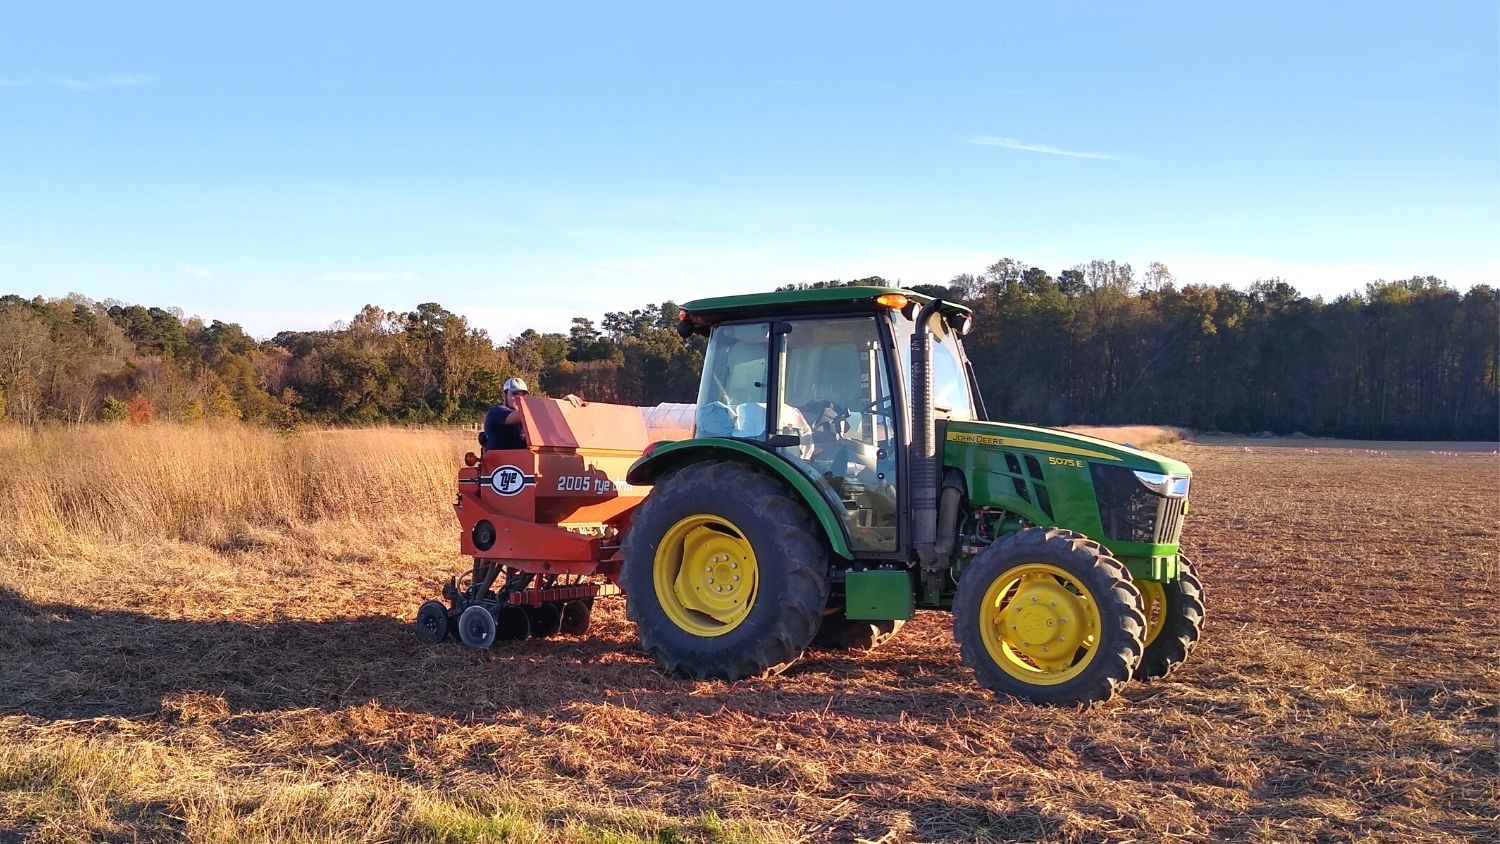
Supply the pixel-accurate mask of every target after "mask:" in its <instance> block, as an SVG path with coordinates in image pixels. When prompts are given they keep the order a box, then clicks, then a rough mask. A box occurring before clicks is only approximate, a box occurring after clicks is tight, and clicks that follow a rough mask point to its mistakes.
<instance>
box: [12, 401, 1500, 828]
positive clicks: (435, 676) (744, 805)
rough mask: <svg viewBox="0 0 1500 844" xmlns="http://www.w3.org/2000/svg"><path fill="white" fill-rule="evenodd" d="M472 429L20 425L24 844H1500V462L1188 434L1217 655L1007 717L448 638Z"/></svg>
mask: <svg viewBox="0 0 1500 844" xmlns="http://www.w3.org/2000/svg"><path fill="white" fill-rule="evenodd" d="M466 446H467V443H466V441H465V439H464V438H462V437H460V436H459V435H457V434H447V433H439V432H412V431H399V430H380V431H354V432H309V433H303V434H299V435H295V436H278V435H275V434H271V433H268V432H262V431H252V430H244V429H238V428H226V429H175V428H165V427H164V428H148V429H142V430H133V429H122V428H97V429H84V430H81V431H41V432H26V431H22V430H18V429H0V841H5V840H9V839H19V838H22V837H25V838H29V839H33V840H36V841H84V840H100V839H108V840H156V839H160V838H173V839H184V840H190V841H256V840H263V841H322V840H333V841H344V840H355V841H372V842H373V841H435V842H436V841H443V842H448V841H452V842H458V841H485V840H507V841H511V840H513V841H551V840H580V841H581V840H617V841H633V840H640V839H647V840H690V841H696V840H715V841H766V840H769V841H780V840H791V839H810V840H836V841H847V840H855V839H865V840H885V841H907V840H914V841H927V840H957V841H973V840H1063V841H1127V840H1140V841H1160V840H1174V839H1181V840H1210V839H1233V840H1246V839H1248V840H1268V841H1310V840H1322V841H1345V840H1347V841H1366V840H1388V841H1411V840H1422V841H1443V840H1452V841H1464V840H1473V839H1477V838H1493V837H1494V836H1495V834H1496V829H1497V826H1496V824H1497V816H1500V794H1497V788H1500V786H1497V783H1500V777H1497V766H1496V723H1497V712H1496V696H1497V689H1500V668H1497V662H1496V648H1495V645H1494V643H1495V642H1496V641H1497V639H1496V612H1495V608H1496V606H1497V603H1496V598H1497V592H1500V589H1497V584H1496V574H1497V573H1496V564H1497V560H1496V540H1497V529H1496V524H1497V515H1500V514H1497V509H1500V504H1497V499H1500V483H1497V464H1496V461H1495V459H1494V458H1493V457H1490V456H1486V455H1465V456H1452V455H1441V456H1439V455H1429V454H1423V453H1410V452H1407V453H1401V452H1395V451H1392V452H1390V453H1387V454H1369V453H1363V452H1346V453H1342V454H1330V453H1327V452H1324V453H1322V454H1316V455H1312V454H1309V453H1307V451H1306V450H1303V449H1295V448H1274V449H1257V450H1255V451H1254V452H1251V451H1247V450H1246V449H1244V448H1242V447H1232V448H1231V447H1220V446H1203V445H1198V444H1194V443H1192V442H1182V443H1173V444H1167V445H1163V446H1159V449H1160V450H1162V451H1165V452H1167V453H1170V454H1172V455H1174V456H1178V457H1182V458H1184V459H1186V460H1187V461H1188V462H1189V463H1190V464H1191V465H1192V466H1193V467H1194V470H1195V472H1196V475H1197V477H1196V480H1195V482H1194V497H1193V511H1192V513H1191V515H1190V516H1189V520H1188V524H1187V536H1186V538H1185V545H1186V547H1187V550H1188V552H1189V553H1190V554H1192V555H1193V556H1194V558H1195V560H1196V562H1197V563H1198V566H1199V570H1200V572H1201V574H1202V577H1203V580H1204V582H1205V584H1206V588H1207V592H1208V598H1209V608H1210V616H1209V625H1208V628H1207V630H1206V632H1205V637H1204V640H1203V642H1202V644H1201V645H1200V647H1199V648H1198V650H1197V651H1196V652H1195V653H1194V655H1193V659H1192V661H1191V662H1190V663H1189V664H1188V665H1187V666H1186V667H1185V668H1183V669H1182V670H1181V671H1179V672H1178V673H1177V674H1175V675H1173V677H1172V678H1170V679H1169V680H1167V681H1157V682H1153V683H1149V684H1131V685H1130V686H1128V687H1127V688H1126V690H1125V692H1124V694H1123V695H1122V696H1121V697H1120V698H1117V699H1116V700H1115V701H1113V702H1111V703H1109V704H1106V705H1103V706H1100V707H1096V708H1094V709H1091V710H1051V709H1040V708H1036V707H1033V706H1029V705H1026V704H1020V703H1013V702H1009V701H997V700H994V699H993V698H992V697H990V696H989V695H987V694H986V693H984V692H982V691H981V690H980V689H978V688H977V687H976V686H975V685H974V683H973V680H972V677H971V675H970V674H969V673H968V672H967V671H965V670H964V669H963V668H962V667H961V666H960V665H959V662H958V658H957V653H956V649H955V647H954V645H953V643H952V637H951V633H950V630H949V619H948V617H947V616H946V615H942V614H937V613H921V614H919V616H918V618H917V620H916V621H915V622H913V623H912V624H910V625H908V626H907V628H906V629H904V630H903V631H902V634H901V635H900V636H899V637H898V638H897V639H896V640H895V641H894V642H892V643H891V644H889V645H887V646H886V647H884V648H883V649H881V650H880V651H877V652H876V653H873V654H868V655H864V656H850V655H846V654H838V653H829V652H816V651H815V652H811V653H809V655H808V657H807V658H805V659H804V660H803V661H801V662H799V663H798V664H797V665H796V666H794V667H793V668H792V669H791V670H790V671H789V672H788V673H787V674H785V675H783V676H781V677H779V678H775V679H771V680H753V681H746V682H740V683H734V684H726V683H719V682H689V681H684V680H680V679H675V678H672V677H667V676H664V675H662V674H661V673H660V672H659V671H658V670H657V669H656V667H655V666H654V664H653V663H652V662H651V661H649V660H648V659H646V658H645V657H644V656H642V655H641V654H640V653H638V652H637V650H636V646H635V640H634V630H633V628H632V626H631V625H630V624H629V623H628V622H626V621H625V620H624V618H623V613H622V612H621V608H620V605H619V603H618V602H602V603H601V605H600V611H599V612H597V613H596V616H595V619H596V621H595V626H594V630H593V631H592V633H591V635H590V637H589V638H587V639H581V640H578V639H556V640H550V641H546V642H527V643H521V644H508V645H507V644H502V645H501V646H499V647H497V648H496V649H494V650H492V651H487V652H474V651H467V650H464V649H462V648H460V647H458V646H456V645H455V646H444V647H437V648H429V647H423V646H421V645H419V644H418V643H416V642H415V641H414V640H413V638H412V637H411V635H410V633H409V632H408V629H407V620H408V619H409V617H410V616H411V614H412V613H413V612H414V610H415V608H416V607H417V605H418V604H419V603H420V602H421V601H422V600H425V599H426V598H428V597H431V596H432V595H433V594H434V593H435V592H436V589H437V586H438V585H439V582H440V580H441V579H442V578H443V577H445V576H446V575H447V574H449V573H452V572H454V571H457V570H459V569H461V568H463V567H464V561H463V560H462V559H461V558H459V557H457V556H456V555H455V554H454V553H453V551H454V548H455V545H456V541H455V538H454V534H453V522H452V514H451V510H450V509H449V501H450V499H451V490H452V476H453V471H454V468H455V466H456V465H457V459H458V457H459V456H460V455H461V454H462V452H463V450H464V449H465V448H466Z"/></svg>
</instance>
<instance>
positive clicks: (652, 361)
mask: <svg viewBox="0 0 1500 844" xmlns="http://www.w3.org/2000/svg"><path fill="white" fill-rule="evenodd" d="M677 311H678V308H677V306H676V305H675V304H673V303H671V302H665V303H662V304H660V305H656V306H652V307H648V308H644V309H639V310H634V311H621V312H614V313H609V314H607V315H605V317H604V322H603V327H602V329H601V328H598V327H596V326H595V324H594V323H593V321H591V320H588V319H585V318H581V317H580V318H578V319H575V320H573V327H572V329H571V331H570V332H569V333H567V334H561V333H545V334H544V333H538V332H536V331H533V330H527V331H524V332H522V333H521V334H519V335H517V336H516V337H513V338H511V339H510V340H509V341H508V342H506V343H503V344H498V345H497V344H496V343H495V342H494V341H492V340H491V338H490V337H489V336H488V334H487V333H486V332H485V331H484V330H483V329H478V328H474V327H473V326H471V325H469V322H468V320H467V319H466V318H464V317H463V316H460V315H458V314H455V313H453V312H451V311H449V310H447V309H446V308H443V307H442V306H440V305H437V304H431V303H428V304H423V305H418V306H417V308H416V310H414V311H386V310H382V309H380V308H377V307H375V306H373V305H366V306H365V307H364V308H363V309H362V310H360V312H359V313H358V314H355V316H354V318H353V319H351V320H350V321H349V322H348V323H347V324H340V325H335V326H334V327H332V328H329V329H327V330H324V331H283V332H281V333H280V334H277V335H276V336H275V337H273V338H271V339H269V340H261V341H257V340H255V339H254V338H252V337H250V336H249V335H247V334H246V333H245V332H244V330H243V329H241V328H240V326H239V325H236V324H232V323H224V322H220V321H218V320H214V321H212V322H210V323H206V324H205V323H204V321H203V320H201V319H198V318H196V317H191V318H190V317H186V316H184V315H183V313H182V312H181V311H179V310H177V309H175V308H171V309H164V308H156V307H150V308H148V307H142V306H140V305H126V304H123V303H119V302H110V301H105V302H95V301H93V300H90V299H88V298H86V297H83V296H78V295H73V296H69V297H67V298H63V299H50V300H49V299H43V298H41V297H37V298H34V299H23V298H21V297H19V296H15V295H7V296H0V419H10V420H14V421H18V422H23V423H37V422H45V421H66V422H84V421H90V420H96V419H97V420H105V421H114V420H128V421H134V422H149V421H152V420H155V419H168V420H174V421H180V422H199V421H205V420H243V421H246V422H251V423H255V424H262V425H272V426H277V427H290V426H294V425H296V424H299V423H302V422H319V423H325V424H379V423H389V422H397V423H450V422H468V421H472V420H474V419H475V418H477V417H478V416H479V415H481V414H482V413H483V412H484V410H485V409H486V408H487V407H489V405H490V404H492V403H494V402H497V401H499V400H500V391H501V385H503V384H504V383H505V379H507V378H509V377H512V376H520V377H523V378H525V379H527V380H528V381H529V382H530V384H531V386H532V387H533V388H534V389H536V390H537V391H538V392H541V393H551V394H553V395H562V394H565V393H569V392H574V393H578V394H580V395H585V396H589V397H591V398H597V399H599V400H603V401H623V402H629V403H636V404H654V403H657V402H661V401H668V400H675V399H680V398H682V397H683V396H687V397H688V399H687V400H691V399H692V397H693V396H695V395H696V390H697V378H698V375H697V373H698V370H699V369H701V368H702V365H703V346H704V344H703V342H702V340H701V339H700V340H697V341H696V342H694V343H691V344H684V343H683V342H682V340H681V339H680V338H679V337H678V336H677V332H676V330H675V326H676V323H677Z"/></svg>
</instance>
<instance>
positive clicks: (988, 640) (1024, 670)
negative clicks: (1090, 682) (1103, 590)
mask: <svg viewBox="0 0 1500 844" xmlns="http://www.w3.org/2000/svg"><path fill="white" fill-rule="evenodd" d="M1101 627H1102V624H1101V622H1100V619H1099V606H1098V603H1097V602H1096V601H1095V600H1094V597H1093V595H1091V594H1090V593H1089V590H1088V587H1086V586H1084V585H1083V584H1081V583H1079V582H1078V581H1077V580H1075V579H1074V578H1073V576H1072V575H1070V574H1068V573H1067V572H1066V571H1064V570H1062V569H1060V568H1058V567H1057V566H1051V565H1047V564H1046V563H1024V564H1022V565H1019V566H1015V567H1014V568H1011V569H1008V570H1007V571H1005V572H1004V573H1003V574H1001V575H1000V576H999V577H997V578H995V580H994V582H993V583H991V584H990V588H989V589H987V590H985V593H984V599H983V601H982V602H981V603H980V605H979V630H980V635H981V637H982V638H983V639H984V646H985V648H986V649H988V650H989V654H990V658H991V659H993V660H994V661H995V664H996V665H998V666H1000V670H1002V671H1004V672H1005V673H1006V674H1009V675H1010V676H1012V677H1015V678H1016V679H1018V680H1021V681H1022V682H1025V683H1035V684H1041V685H1048V686H1050V685H1055V684H1057V683H1063V682H1066V681H1068V680H1070V679H1072V678H1073V677H1076V676H1078V675H1079V674H1080V673H1082V672H1083V670H1084V669H1085V668H1087V667H1088V665H1089V663H1090V662H1092V661H1093V660H1094V655H1095V652H1096V651H1097V650H1098V648H1097V645H1098V641H1099V630H1100V628H1101Z"/></svg>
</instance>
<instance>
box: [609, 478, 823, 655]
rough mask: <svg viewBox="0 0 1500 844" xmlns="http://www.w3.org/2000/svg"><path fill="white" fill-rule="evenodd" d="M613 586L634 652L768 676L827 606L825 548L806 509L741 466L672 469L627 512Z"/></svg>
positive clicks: (796, 650) (798, 648)
mask: <svg viewBox="0 0 1500 844" xmlns="http://www.w3.org/2000/svg"><path fill="white" fill-rule="evenodd" d="M624 551H625V562H624V566H623V568H622V570H621V573H620V584H621V586H623V587H624V589H625V594H626V603H625V612H626V615H627V616H628V617H629V618H630V620H631V621H634V622H635V623H636V626H637V627H638V628H639V630H640V637H641V646H642V647H643V648H644V649H645V651H646V652H647V653H649V654H651V655H652V656H654V657H655V658H656V659H657V661H658V662H660V663H661V665H662V666H663V667H664V668H666V669H667V670H668V671H673V672H678V673H682V674H686V675H688V676H691V677H695V678H697V679H700V680H702V679H709V678H717V679H724V680H738V679H740V678H743V677H750V676H763V675H769V674H776V673H779V672H780V671H783V670H785V669H786V667H787V666H789V665H791V663H792V662H793V661H795V660H796V659H797V657H798V656H800V655H801V654H802V651H803V650H805V649H806V648H807V646H808V644H809V643H810V642H811V641H812V638H813V634H814V633H816V632H817V630H818V622H819V619H820V618H821V616H822V612H823V607H824V605H826V604H827V603H828V553H827V551H826V550H824V545H823V542H822V541H821V539H820V536H819V533H818V529H817V523H816V522H815V521H814V520H813V517H812V514H811V513H809V512H808V509H807V506H806V505H805V504H803V503H802V501H801V500H800V499H798V498H797V497H795V496H794V495H793V494H792V493H791V492H789V491H788V490H787V489H786V488H785V487H784V486H782V484H781V483H780V482H778V481H777V480H775V479H773V478H771V477H769V476H767V475H765V474H762V473H761V472H758V471H756V470H754V469H752V468H750V467H749V466H746V465H745V464H743V463H735V462H725V461H707V462H703V463H695V464H693V465H691V466H688V467H686V468H683V469H680V470H677V471H674V472H672V473H670V474H668V475H666V476H665V477H663V478H661V479H660V480H658V481H657V483H656V487H655V489H653V490H652V491H651V494H650V495H648V496H647V497H646V500H645V501H644V502H643V503H642V504H641V506H640V507H639V508H637V510H636V511H635V514H634V516H633V517H632V518H631V523H630V530H629V532H628V533H627V534H626V538H625V546H624Z"/></svg>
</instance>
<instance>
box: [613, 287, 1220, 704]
mask: <svg viewBox="0 0 1500 844" xmlns="http://www.w3.org/2000/svg"><path fill="white" fill-rule="evenodd" d="M971 317H972V313H971V312H970V311H969V310H968V309H967V308H964V307H962V306H960V305H956V304H952V303H949V302H944V301H942V300H937V299H932V298H930V297H927V296H923V295H920V294H917V293H913V292H911V291H905V290H895V289H889V288H870V287H845V288H834V289H824V290H805V291H796V292H790V293H775V294H760V295H747V296H731V297H722V298H714V299H701V300H698V301H694V302H689V303H688V304H687V305H685V306H684V308H683V311H682V314H681V318H680V323H679V331H680V332H681V333H682V334H683V336H690V335H691V334H692V333H698V334H703V335H707V336H708V337H709V343H708V352H707V357H706V359H705V361H704V367H703V379H702V383H701V386H700V390H699V394H698V405H697V410H696V419H695V433H694V437H693V438H692V439H689V440H682V441H677V442H666V443H657V444H655V445H654V446H653V447H652V448H651V449H649V450H648V451H647V453H646V454H645V456H643V457H642V458H641V459H640V460H639V461H637V462H636V463H635V464H634V465H633V466H632V467H631V469H630V472H629V475H628V478H627V480H628V481H629V483H631V484H650V485H653V488H652V490H651V492H650V494H649V495H648V496H647V497H646V500H645V501H644V502H643V503H642V504H641V506H640V507H639V508H637V509H636V511H635V512H634V514H633V515H632V518H631V523H630V527H629V530H628V531H627V533H626V536H625V540H624V564H623V568H622V570H621V572H620V580H621V585H622V586H623V587H624V588H625V591H626V595H627V612H628V614H629V616H630V618H631V619H632V620H633V621H635V622H636V624H637V625H638V626H639V628H640V636H641V641H642V644H643V646H644V647H645V648H646V650H647V651H648V652H650V653H652V654H654V655H655V657H656V658H657V659H658V660H659V661H660V662H661V663H662V665H664V666H665V667H666V668H667V669H669V670H673V671H678V672H682V673H685V674H688V675H691V676H694V677H698V678H709V677H715V678H723V679H730V680H733V679H738V678H741V677H746V676H751V675H761V674H768V673H775V672H777V671H780V670H781V669H783V668H785V667H786V666H787V665H789V664H790V663H791V662H792V661H793V660H795V659H797V657H798V656H799V655H800V654H801V653H802V652H803V650H804V649H806V648H807V647H808V646H809V645H811V644H813V643H814V641H815V640H822V641H824V642H826V643H831V644H835V645H843V646H846V647H853V648H870V647H874V646H876V645H878V644H880V643H881V642H883V641H885V640H886V639H889V638H890V637H891V636H892V635H894V634H895V632H896V630H897V629H898V628H899V627H900V625H901V624H902V622H903V621H905V620H907V619H910V618H911V617H912V615H913V612H914V611H915V610H916V609H948V610H951V611H952V613H953V629H954V636H955V638H956V639H957V640H958V643H959V645H960V648H961V651H962V655H963V661H964V663H965V664H966V665H968V666H970V667H971V668H972V669H973V670H974V673H975V676H976V677H977V678H978V680H979V682H980V684H981V685H983V686H984V687H985V688H988V689H991V690H994V691H996V692H1000V693H1003V694H1007V695H1013V696H1015V697H1019V698H1024V699H1027V700H1031V701H1036V702H1039V703H1047V704H1079V703H1084V704H1087V703H1093V702H1096V701H1101V700H1105V699H1107V698H1109V697H1110V696H1111V695H1113V694H1114V692H1115V690H1116V689H1117V688H1119V686H1120V685H1121V684H1123V683H1124V682H1126V681H1127V680H1129V679H1130V678H1131V677H1136V678H1154V677H1161V676H1164V675H1166V674H1168V673H1170V672H1171V671H1172V670H1173V669H1175V668H1176V667H1177V666H1178V665H1181V664H1182V662H1183V661H1184V660H1185V659H1187V656H1188V653H1189V652H1190V651H1191V650H1192V648H1193V646H1194V644H1195V643H1196V642H1197V640H1198V636H1199V632H1200V629H1201V626H1202V623H1203V615H1204V608H1203V590H1202V587H1201V585H1200V584H1199V582H1198V579H1197V577H1196V576H1195V575H1194V572H1193V566H1192V563H1190V562H1189V561H1188V559H1187V558H1186V557H1185V556H1183V555H1182V554H1181V553H1179V550H1178V537H1179V535H1180V533H1181V530H1182V523H1183V517H1184V516H1185V515H1186V513H1187V509H1188V507H1187V492H1188V484H1189V478H1190V476H1191V473H1190V471H1189V470H1188V467H1187V466H1186V465H1184V464H1182V463H1179V462H1177V461H1175V460H1172V459H1169V458H1166V457H1163V456H1161V455H1157V454H1152V453H1150V452H1146V451H1141V450H1139V449H1136V448H1130V447H1127V446H1121V445H1117V444H1114V443H1110V442H1107V441H1104V440H1100V439H1095V438H1093V437H1087V436H1082V435H1079V434H1074V433H1070V432H1065V431H1059V430H1054V429H1048V428H1036V427H1028V426H1024V425H1009V424H1003V423H998V422H989V421H985V412H984V405H983V402H982V401H981V398H980V395H979V392H978V390H977V389H976V387H975V385H974V377H973V369H972V367H971V365H970V364H969V362H968V359H967V358H966V357H965V355H964V350H963V345H962V343H961V342H960V340H959V338H960V336H961V335H962V334H963V333H964V331H965V329H966V327H967V326H968V324H969V321H970V319H971Z"/></svg>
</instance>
